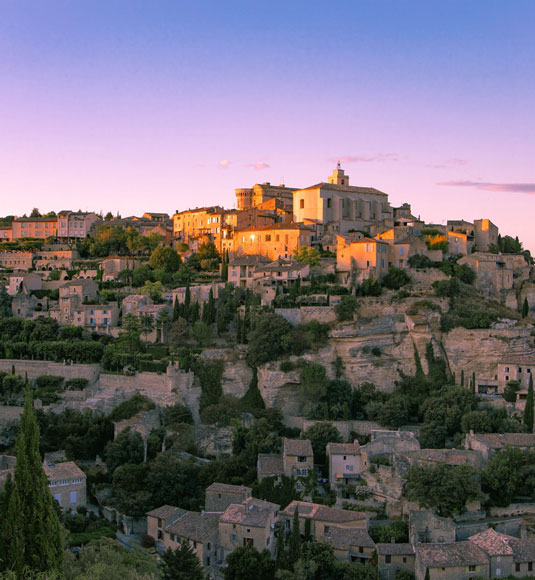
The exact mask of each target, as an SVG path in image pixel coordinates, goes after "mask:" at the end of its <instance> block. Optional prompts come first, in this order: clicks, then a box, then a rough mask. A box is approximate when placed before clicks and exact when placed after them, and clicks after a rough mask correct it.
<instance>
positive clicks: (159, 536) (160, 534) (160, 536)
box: [158, 530, 162, 540]
mask: <svg viewBox="0 0 535 580" xmlns="http://www.w3.org/2000/svg"><path fill="white" fill-rule="evenodd" d="M161 539H162V530H158V540H161Z"/></svg>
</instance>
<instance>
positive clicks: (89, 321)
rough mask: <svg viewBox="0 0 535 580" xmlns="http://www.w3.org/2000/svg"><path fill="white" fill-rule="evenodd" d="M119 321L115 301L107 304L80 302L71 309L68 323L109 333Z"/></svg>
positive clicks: (92, 330) (100, 332)
mask: <svg viewBox="0 0 535 580" xmlns="http://www.w3.org/2000/svg"><path fill="white" fill-rule="evenodd" d="M118 322H119V308H118V306H117V303H116V302H109V303H108V304H80V305H79V306H77V307H75V308H74V309H73V311H72V315H71V320H70V322H69V323H68V324H72V326H82V327H83V328H86V329H87V330H89V331H90V332H98V333H99V334H110V332H111V329H112V328H113V327H115V326H117V323H118Z"/></svg>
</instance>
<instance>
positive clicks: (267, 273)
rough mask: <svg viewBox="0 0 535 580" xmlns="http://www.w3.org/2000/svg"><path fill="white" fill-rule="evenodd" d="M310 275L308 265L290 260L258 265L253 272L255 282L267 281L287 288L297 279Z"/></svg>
mask: <svg viewBox="0 0 535 580" xmlns="http://www.w3.org/2000/svg"><path fill="white" fill-rule="evenodd" d="M309 274H310V265H309V264H301V263H300V262H294V261H292V260H282V259H278V260H274V261H273V262H270V263H268V264H261V265H259V266H258V267H257V268H256V270H255V272H254V275H253V276H254V281H255V282H259V281H260V282H265V281H269V282H271V283H272V284H282V285H284V286H287V285H288V284H290V283H291V282H295V281H296V280H298V279H301V280H302V279H303V278H306V277H307V276H308V275H309Z"/></svg>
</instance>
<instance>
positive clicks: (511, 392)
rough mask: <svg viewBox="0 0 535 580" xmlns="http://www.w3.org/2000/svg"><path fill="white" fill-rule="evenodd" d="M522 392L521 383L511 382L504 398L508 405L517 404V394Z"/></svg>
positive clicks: (505, 390)
mask: <svg viewBox="0 0 535 580" xmlns="http://www.w3.org/2000/svg"><path fill="white" fill-rule="evenodd" d="M519 390H520V381H509V382H508V383H507V385H505V389H504V390H503V398H504V399H505V400H506V401H507V402H508V403H516V393H517V391H519Z"/></svg>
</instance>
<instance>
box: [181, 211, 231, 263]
mask: <svg viewBox="0 0 535 580" xmlns="http://www.w3.org/2000/svg"><path fill="white" fill-rule="evenodd" d="M226 214H227V210H226V209H224V208H222V207H220V206H211V207H200V208H195V209H188V210H184V211H181V212H179V211H178V210H177V211H176V213H175V214H174V215H173V235H174V237H175V240H176V241H177V242H178V243H180V242H185V243H186V244H188V245H189V246H190V247H192V248H193V249H198V247H199V246H200V245H201V244H202V243H204V242H213V243H214V244H215V246H216V248H217V250H218V251H219V252H221V251H222V249H221V239H222V237H223V234H224V232H226V229H225V226H226V220H225V217H226Z"/></svg>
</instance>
